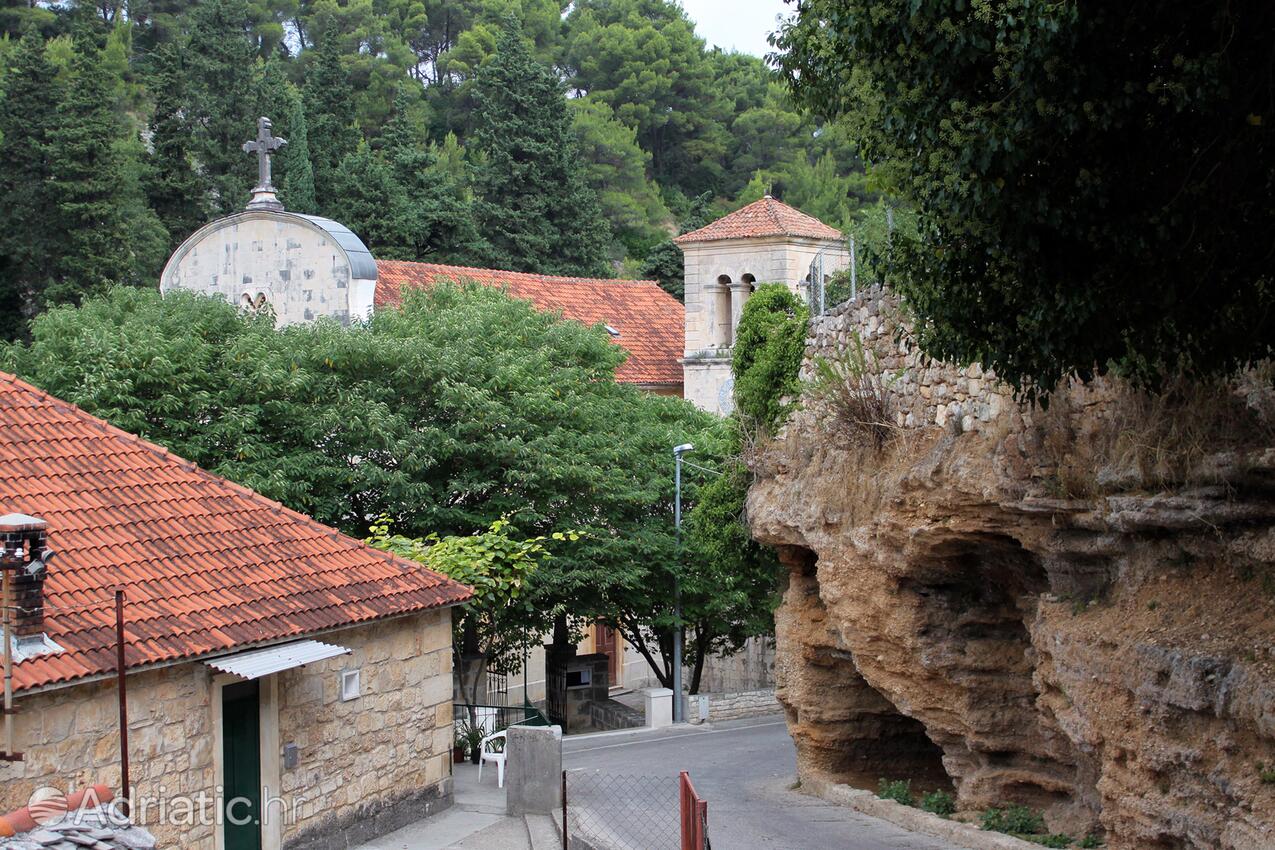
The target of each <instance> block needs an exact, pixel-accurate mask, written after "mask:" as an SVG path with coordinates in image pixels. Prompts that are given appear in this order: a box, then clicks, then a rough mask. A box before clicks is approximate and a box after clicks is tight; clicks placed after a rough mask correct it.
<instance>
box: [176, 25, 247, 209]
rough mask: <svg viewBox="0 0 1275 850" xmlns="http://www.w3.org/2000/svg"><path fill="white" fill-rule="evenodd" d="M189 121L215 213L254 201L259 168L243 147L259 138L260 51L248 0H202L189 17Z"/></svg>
mask: <svg viewBox="0 0 1275 850" xmlns="http://www.w3.org/2000/svg"><path fill="white" fill-rule="evenodd" d="M183 23H185V24H186V25H187V27H188V28H189V32H188V34H187V35H186V37H185V38H184V39H183V40H182V44H181V47H180V48H179V49H180V50H181V52H182V54H183V58H184V60H185V68H186V83H187V90H186V103H187V114H188V120H189V121H190V123H191V126H192V127H194V128H195V157H196V159H197V160H198V163H199V165H200V167H201V169H202V172H203V173H204V174H205V175H206V176H207V179H208V182H209V183H210V185H211V188H212V193H211V204H212V212H214V213H216V214H217V215H227V214H229V213H232V212H235V211H238V210H240V209H242V208H243V206H244V204H246V203H248V197H249V192H250V190H251V189H252V186H253V183H254V182H255V179H256V169H255V168H253V164H252V162H251V161H250V159H249V158H248V157H247V156H245V155H244V152H243V148H242V145H243V143H244V141H245V140H247V139H250V138H252V137H253V136H254V134H255V128H256V126H257V118H258V117H259V116H257V115H255V114H253V113H254V109H255V106H256V104H257V98H256V97H255V91H254V90H255V79H254V78H255V74H256V66H257V48H256V44H255V42H254V40H253V22H252V18H251V15H250V14H249V9H248V4H247V3H246V2H245V0H201V2H199V3H198V4H197V5H195V6H194V7H193V8H192V9H191V10H190V11H189V12H188V13H187V14H186V16H185V17H184V18H183Z"/></svg>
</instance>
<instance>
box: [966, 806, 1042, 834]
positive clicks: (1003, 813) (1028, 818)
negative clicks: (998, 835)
mask: <svg viewBox="0 0 1275 850" xmlns="http://www.w3.org/2000/svg"><path fill="white" fill-rule="evenodd" d="M981 821H982V825H983V829H986V830H989V831H991V832H1005V833H1009V834H1011V835H1042V834H1044V832H1045V819H1044V818H1042V817H1041V816H1040V813H1039V812H1034V811H1032V810H1031V809H1029V808H1027V807H1026V806H1009V807H1007V808H1004V809H988V810H987V811H985V812H983V815H982V818H981Z"/></svg>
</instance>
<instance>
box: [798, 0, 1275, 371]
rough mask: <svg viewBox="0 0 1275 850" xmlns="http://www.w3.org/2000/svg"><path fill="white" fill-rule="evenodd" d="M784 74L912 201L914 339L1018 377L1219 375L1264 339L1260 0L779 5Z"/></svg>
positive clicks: (1273, 85) (1265, 63)
mask: <svg viewBox="0 0 1275 850" xmlns="http://www.w3.org/2000/svg"><path fill="white" fill-rule="evenodd" d="M797 10H798V14H797V16H796V17H795V18H794V19H793V20H792V21H791V22H790V23H789V25H788V26H787V27H785V29H784V30H783V31H782V32H781V33H780V35H779V37H778V38H777V40H776V44H777V46H778V47H779V48H780V50H781V51H783V53H782V55H781V57H780V64H781V66H782V69H783V70H784V71H785V72H786V74H787V76H788V78H789V82H790V84H791V87H792V89H793V90H794V91H795V93H796V94H797V96H798V97H799V98H800V99H801V100H802V101H803V102H805V103H806V104H808V105H810V106H811V107H812V108H816V109H818V110H819V111H820V112H821V113H822V114H828V115H831V116H840V117H843V118H844V119H845V121H846V123H847V126H848V128H849V131H850V134H851V135H852V136H853V137H854V138H856V139H858V140H859V141H860V142H861V144H862V147H863V151H864V155H865V156H866V157H867V158H868V159H869V160H870V161H871V162H872V163H873V164H874V174H876V175H877V176H879V177H880V178H881V179H882V180H884V181H886V183H887V184H888V187H889V188H890V189H891V190H892V191H895V192H897V193H898V194H900V195H902V196H903V197H905V198H907V199H909V200H910V201H911V202H913V203H914V204H915V206H916V208H917V210H918V213H919V222H918V230H917V235H916V236H915V237H906V236H900V238H897V239H896V240H895V244H894V245H893V248H892V250H891V266H892V270H891V276H892V284H893V286H894V287H895V289H896V290H898V291H899V292H901V293H902V294H903V295H904V296H905V297H906V298H907V299H908V301H909V302H910V304H911V307H912V309H913V310H914V311H915V312H916V314H917V315H918V318H919V322H918V326H917V332H918V336H919V339H920V341H921V343H922V345H923V346H924V347H925V349H926V350H927V351H928V352H929V353H930V354H932V355H934V356H937V357H942V358H944V359H950V360H955V361H959V362H969V361H974V360H977V361H981V362H982V363H983V365H984V366H990V367H994V368H995V370H996V372H997V373H998V374H999V375H1000V376H1001V377H1003V378H1007V379H1009V380H1010V381H1013V382H1016V383H1017V384H1018V385H1019V386H1020V387H1022V388H1024V389H1026V390H1028V391H1029V392H1031V391H1048V390H1049V389H1050V388H1052V386H1053V385H1054V384H1055V382H1056V381H1057V379H1058V378H1059V377H1060V376H1062V375H1066V374H1071V373H1078V374H1080V375H1081V376H1089V375H1092V374H1094V373H1096V372H1103V371H1106V370H1107V369H1110V368H1113V367H1114V368H1116V369H1118V370H1119V371H1121V372H1124V373H1127V374H1131V375H1133V376H1136V377H1140V378H1146V379H1151V380H1154V379H1156V378H1157V377H1158V376H1160V375H1162V374H1164V373H1173V372H1177V371H1179V370H1185V371H1188V372H1197V373H1225V372H1228V371H1230V370H1232V369H1233V368H1235V367H1237V366H1240V365H1243V364H1246V363H1249V362H1251V361H1252V360H1254V359H1258V358H1262V357H1265V356H1267V355H1269V354H1270V352H1271V343H1272V340H1273V339H1275V285H1273V284H1275V281H1273V280H1272V263H1271V236H1270V215H1271V211H1272V210H1275V141H1273V140H1272V127H1275V115H1273V114H1272V102H1273V101H1275V77H1272V76H1271V75H1270V74H1265V73H1255V72H1254V69H1258V68H1269V67H1270V66H1271V64H1272V62H1273V61H1275V40H1272V38H1271V33H1272V31H1273V30H1275V6H1272V5H1271V4H1269V3H1258V2H1248V3H1239V4H1227V5H1221V6H1219V5H1217V4H1207V3H1177V4H1146V3H1133V4H1128V3H1126V4H1098V5H1095V4H1077V3H1053V4H1040V3H1032V2H1027V0H988V2H975V3H967V2H963V0H941V2H932V3H923V4H918V3H915V2H911V0H800V2H799V3H798V6H797Z"/></svg>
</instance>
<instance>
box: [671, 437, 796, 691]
mask: <svg viewBox="0 0 1275 850" xmlns="http://www.w3.org/2000/svg"><path fill="white" fill-rule="evenodd" d="M729 428H730V432H729V435H728V439H727V444H726V445H725V446H724V447H723V448H724V451H723V452H721V453H722V454H723V455H724V459H723V460H722V461H721V465H720V469H719V472H720V474H719V475H717V476H710V478H709V480H708V481H707V483H705V484H703V485H702V486H700V487H699V488H698V491H697V492H696V493H695V501H694V503H693V506H692V508H691V510H690V514H689V516H688V517H687V519H686V532H687V535H686V536H687V543H686V556H685V563H686V564H687V565H688V568H686V569H685V572H684V575H685V576H686V580H684V581H683V583H682V602H683V605H684V607H685V608H686V609H687V610H688V611H691V612H693V616H694V617H695V620H694V623H693V625H694V628H693V629H692V630H691V631H690V632H689V634H690V638H689V640H688V642H687V646H686V663H687V664H688V665H690V667H691V678H690V682H689V683H688V690H689V692H690V693H697V692H698V691H699V685H700V674H701V673H702V672H703V669H704V661H705V660H706V659H707V658H708V657H709V656H712V655H729V654H731V653H733V652H735V651H737V650H739V649H742V648H743V646H744V642H745V641H746V640H747V639H748V638H751V637H755V636H758V635H768V634H772V633H773V631H774V627H775V622H774V608H775V606H777V605H778V604H779V587H778V583H779V573H780V567H779V561H778V559H777V558H776V556H775V552H774V550H773V549H769V548H767V547H765V546H762V545H760V544H759V543H757V541H755V540H753V536H752V533H751V532H750V531H749V530H748V523H747V521H746V519H745V517H744V502H745V500H746V499H747V497H748V487H749V485H750V484H752V481H753V477H752V473H751V472H750V471H749V469H748V467H747V465H745V463H744V461H743V458H742V456H741V454H740V442H739V434H738V431H737V423H735V422H734V421H733V420H732V421H731V422H730V423H729ZM692 457H695V456H694V455H692ZM670 672H671V671H670ZM670 679H671V677H670Z"/></svg>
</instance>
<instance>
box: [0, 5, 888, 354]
mask: <svg viewBox="0 0 1275 850" xmlns="http://www.w3.org/2000/svg"><path fill="white" fill-rule="evenodd" d="M0 95H2V99H0V161H3V162H5V163H6V169H5V173H4V174H3V175H0V266H2V268H0V281H3V284H2V287H3V288H2V289H0V300H3V302H4V310H3V311H2V312H3V315H4V317H5V318H4V322H3V324H4V327H3V328H0V334H3V335H4V336H6V337H9V338H13V337H18V336H22V335H23V334H25V332H26V330H25V328H26V323H27V321H28V320H29V319H30V318H31V317H32V316H34V315H35V314H37V313H39V312H40V311H41V310H43V309H44V308H46V307H47V306H51V305H56V304H60V303H79V301H80V300H82V299H83V298H84V297H85V296H86V295H88V294H94V293H99V292H102V291H105V290H106V289H108V288H109V287H110V286H112V285H114V284H117V283H124V284H132V285H145V286H153V285H155V282H156V280H157V277H158V273H159V271H160V269H161V268H162V265H163V262H164V260H165V259H166V258H167V256H168V254H169V252H170V251H171V250H172V248H173V247H175V246H176V245H177V244H179V243H180V242H181V241H182V240H183V239H184V238H185V237H186V236H188V235H189V234H190V233H191V232H193V231H194V230H195V229H196V228H197V227H198V226H200V225H201V224H203V223H204V222H206V221H209V220H210V219H212V218H215V217H217V216H220V215H225V214H227V213H230V212H233V211H235V210H237V209H240V208H242V206H243V205H244V203H245V202H246V200H247V198H248V195H249V190H250V189H251V187H252V185H253V183H254V181H255V177H256V165H255V162H254V161H253V159H252V157H250V156H248V155H247V154H245V153H244V152H243V151H242V150H241V147H240V146H241V144H242V143H243V142H244V141H245V140H247V139H248V138H250V137H251V136H252V135H253V131H254V127H255V122H256V118H257V117H258V116H261V115H266V116H269V117H270V118H271V119H272V120H273V121H274V130H275V134H276V135H279V136H283V137H285V138H287V139H288V140H289V145H288V146H287V147H286V148H285V149H284V150H283V151H282V152H281V153H280V154H279V155H278V156H276V157H275V180H274V182H275V185H276V186H278V187H279V188H280V195H281V198H282V200H283V201H284V203H285V204H286V205H287V207H288V209H290V210H292V211H296V212H301V213H312V214H318V215H324V216H329V217H332V218H335V219H337V220H339V221H341V222H342V223H344V224H346V225H347V226H349V227H350V228H351V229H352V230H354V231H355V232H356V233H358V234H359V235H360V236H361V237H363V239H364V240H365V241H366V242H367V243H368V245H369V247H370V248H371V249H372V250H373V252H374V253H375V254H376V255H377V256H378V257H382V258H387V259H409V260H422V261H433V262H446V263H454V264H461V265H477V266H488V267H497V268H510V269H516V270H521V271H536V272H545V273H561V274H578V275H593V276H600V277H612V276H621V275H622V276H629V277H632V276H642V277H649V278H657V279H659V280H661V282H662V283H663V285H665V287H666V288H667V289H669V291H670V292H673V293H674V294H676V295H678V296H679V297H680V293H681V255H680V252H678V251H677V249H676V248H675V247H674V246H673V245H672V243H671V242H670V241H669V239H670V238H671V237H672V236H673V235H676V234H677V233H678V232H684V231H686V230H687V229H690V228H693V227H697V226H700V225H701V224H703V223H706V222H707V221H708V220H710V219H711V218H712V217H714V216H715V215H717V214H720V213H721V212H724V211H727V210H729V209H733V208H736V207H738V206H740V205H742V204H744V203H746V202H748V201H751V200H755V199H756V198H758V197H760V196H761V195H762V194H764V193H765V192H767V191H771V192H772V193H773V194H775V195H776V196H777V197H781V198H783V199H784V200H786V201H788V202H789V203H792V204H794V205H796V206H798V207H800V208H802V209H804V210H806V211H808V212H810V213H812V214H814V215H817V216H819V217H821V218H823V219H824V220H826V221H828V222H830V223H832V224H834V225H844V224H846V223H847V222H849V221H850V220H852V218H853V217H854V216H855V214H856V213H857V212H858V211H859V210H860V209H862V208H864V207H865V206H866V205H867V204H869V203H870V202H871V201H872V193H871V191H870V189H869V187H868V181H867V178H866V176H865V174H864V173H863V169H862V168H861V167H860V164H859V160H858V158H857V155H856V151H855V146H854V144H853V143H852V140H851V139H850V138H849V137H848V135H847V134H846V133H845V132H844V130H843V129H842V128H841V127H840V126H838V125H836V124H823V123H821V122H820V121H819V120H818V118H817V117H814V116H812V114H811V113H810V112H809V111H805V110H802V109H799V108H798V107H797V106H796V105H795V104H794V103H793V101H792V100H791V97H790V95H789V93H788V90H787V88H786V87H785V86H784V84H783V83H782V81H780V80H779V79H777V77H776V75H775V73H774V71H773V70H772V69H770V68H768V66H767V64H766V62H765V60H763V59H762V58H758V57H754V56H748V55H743V54H739V53H733V52H723V51H721V50H719V49H710V48H709V47H707V46H706V44H705V42H704V41H703V39H701V38H699V37H698V36H697V35H696V34H695V31H694V25H693V23H692V22H691V21H690V20H688V18H687V17H686V15H685V13H684V12H683V11H682V10H681V8H680V6H679V5H678V4H676V3H674V2H669V0H578V2H571V3H566V2H560V0H445V1H444V0H348V1H347V0H341V2H337V0H198V2H185V0H97V2H82V1H81V0H64V2H61V3H43V2H32V0H3V7H2V8H0Z"/></svg>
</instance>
